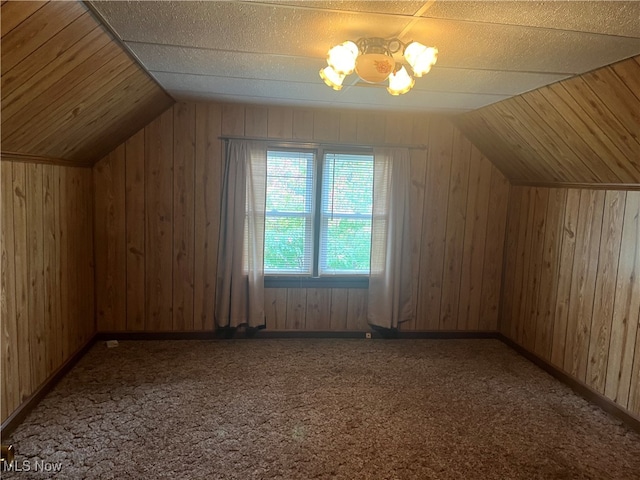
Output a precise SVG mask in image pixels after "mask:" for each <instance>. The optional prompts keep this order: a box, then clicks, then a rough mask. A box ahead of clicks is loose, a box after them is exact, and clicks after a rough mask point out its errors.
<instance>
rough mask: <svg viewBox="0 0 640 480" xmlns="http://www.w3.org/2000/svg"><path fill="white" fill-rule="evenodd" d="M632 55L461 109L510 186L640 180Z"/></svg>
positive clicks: (636, 64)
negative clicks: (484, 104)
mask: <svg viewBox="0 0 640 480" xmlns="http://www.w3.org/2000/svg"><path fill="white" fill-rule="evenodd" d="M639 79H640V56H636V57H634V58H629V59H627V60H624V61H622V62H618V63H615V64H613V65H609V66H607V67H603V68H600V69H597V70H594V71H592V72H589V73H586V74H584V75H580V76H577V77H574V78H570V79H568V80H564V81H561V82H558V83H554V84H552V85H548V86H546V87H542V88H539V89H537V90H534V91H532V92H528V93H525V94H522V95H518V96H516V97H513V98H509V99H507V100H504V101H502V102H499V103H495V104H493V105H489V106H488V107H484V108H481V109H479V110H475V111H473V112H469V113H465V114H463V115H460V116H458V117H457V118H456V124H457V125H458V126H459V127H460V128H461V129H462V131H463V132H464V133H465V134H466V135H467V136H468V137H469V138H470V139H471V141H472V142H474V144H475V145H477V146H478V147H479V148H480V150H482V152H483V153H484V154H485V155H487V156H488V157H489V158H490V159H491V161H492V162H494V163H495V164H496V165H497V166H498V167H499V168H500V170H501V171H502V172H503V173H504V174H505V175H506V176H507V177H508V178H509V181H510V182H511V183H513V184H524V185H535V184H540V185H547V186H548V185H550V184H555V185H559V184H564V185H566V186H571V185H576V184H626V185H627V186H628V188H634V189H636V190H638V189H639V188H640V187H638V184H640V80H639Z"/></svg>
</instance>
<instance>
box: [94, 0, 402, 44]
mask: <svg viewBox="0 0 640 480" xmlns="http://www.w3.org/2000/svg"><path fill="white" fill-rule="evenodd" d="M93 5H94V6H95V8H97V9H98V10H99V11H100V13H101V14H102V15H103V16H104V17H105V18H107V19H108V21H109V24H110V25H111V27H112V28H113V29H114V30H115V31H116V32H117V33H118V35H119V36H120V37H121V38H122V39H124V40H125V41H136V42H146V43H160V44H168V45H180V46H192V47H206V48H213V49H222V50H232V51H241V52H262V53H277V54H283V55H306V56H311V57H322V56H324V55H326V53H327V51H328V50H329V48H331V47H332V46H333V45H335V44H336V43H338V42H343V41H344V40H346V39H357V38H360V37H361V36H368V35H371V33H372V25H375V28H374V29H373V30H374V31H375V34H376V36H381V37H385V38H386V37H392V36H394V35H396V34H397V33H398V32H400V31H401V30H402V29H403V28H404V26H405V25H406V24H407V23H408V22H409V21H411V20H410V19H409V18H405V17H386V16H384V15H379V14H368V13H367V14H363V13H350V12H333V11H322V10H308V9H304V8H282V7H278V6H277V5H263V4H251V3H237V2H219V1H213V2H206V1H205V2H96V3H94V4H93Z"/></svg>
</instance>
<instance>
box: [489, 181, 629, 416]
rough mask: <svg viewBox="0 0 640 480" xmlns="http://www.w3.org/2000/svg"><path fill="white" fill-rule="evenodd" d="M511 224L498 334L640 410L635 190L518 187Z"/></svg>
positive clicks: (512, 199)
mask: <svg viewBox="0 0 640 480" xmlns="http://www.w3.org/2000/svg"><path fill="white" fill-rule="evenodd" d="M508 223H509V225H508V228H507V238H506V245H507V247H506V252H505V288H504V296H503V300H502V315H501V325H500V330H501V331H502V333H503V334H504V335H506V336H508V337H509V338H511V339H512V340H514V341H515V342H517V343H518V344H520V345H522V346H523V347H525V348H526V349H527V350H529V351H531V352H533V353H535V354H536V355H538V356H539V357H541V358H543V359H544V360H546V361H549V362H550V363H552V364H553V365H555V366H556V367H558V368H560V369H562V370H564V371H566V372H567V373H569V374H570V375H572V376H573V377H574V378H576V379H578V380H580V381H581V382H584V383H585V384H587V385H588V386H589V387H591V388H592V389H594V390H596V391H597V392H599V393H601V394H603V395H605V396H606V397H608V398H609V399H611V400H613V401H614V402H616V403H618V404H619V405H620V406H622V407H623V408H626V409H628V410H629V411H631V412H632V413H634V414H635V415H638V416H640V329H639V328H638V325H639V323H640V283H639V282H640V278H639V275H640V192H636V191H616V190H606V191H605V190H588V189H582V190H578V189H565V188H542V187H524V186H515V187H512V191H511V195H510V201H509V214H508ZM540 245H542V248H540ZM521 306H527V307H524V308H521Z"/></svg>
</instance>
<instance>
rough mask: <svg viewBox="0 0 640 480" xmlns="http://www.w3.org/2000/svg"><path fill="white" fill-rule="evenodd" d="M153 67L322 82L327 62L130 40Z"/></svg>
mask: <svg viewBox="0 0 640 480" xmlns="http://www.w3.org/2000/svg"><path fill="white" fill-rule="evenodd" d="M128 46H129V47H130V48H131V50H132V51H133V52H134V53H135V54H136V56H137V57H138V58H139V59H140V60H141V61H142V63H143V64H144V65H145V67H146V68H147V69H148V70H150V71H154V72H155V71H159V72H182V73H192V74H200V75H217V76H227V77H236V78H242V77H244V78H255V79H260V78H262V79H265V80H287V79H291V80H295V81H298V82H310V83H316V82H322V80H321V79H320V76H319V75H318V72H319V71H320V69H321V68H324V67H325V66H326V61H325V59H324V57H323V58H308V57H288V56H284V55H269V54H259V53H235V52H227V51H221V50H207V49H197V48H184V47H173V46H168V45H151V44H145V43H128Z"/></svg>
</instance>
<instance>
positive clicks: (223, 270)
mask: <svg viewBox="0 0 640 480" xmlns="http://www.w3.org/2000/svg"><path fill="white" fill-rule="evenodd" d="M266 182H267V149H266V145H265V144H262V143H260V142H248V141H241V140H230V141H229V143H228V145H227V155H226V158H225V166H224V177H223V187H222V205H221V208H222V210H221V215H220V241H219V246H218V279H217V288H216V312H215V318H216V325H217V326H218V327H238V326H239V325H247V326H248V327H254V328H255V327H264V325H265V314H264V261H263V256H264V224H265V202H266V191H267V185H266Z"/></svg>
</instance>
